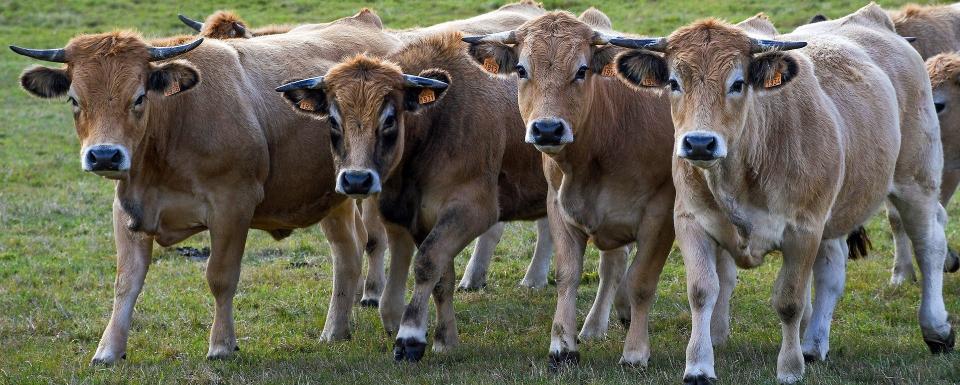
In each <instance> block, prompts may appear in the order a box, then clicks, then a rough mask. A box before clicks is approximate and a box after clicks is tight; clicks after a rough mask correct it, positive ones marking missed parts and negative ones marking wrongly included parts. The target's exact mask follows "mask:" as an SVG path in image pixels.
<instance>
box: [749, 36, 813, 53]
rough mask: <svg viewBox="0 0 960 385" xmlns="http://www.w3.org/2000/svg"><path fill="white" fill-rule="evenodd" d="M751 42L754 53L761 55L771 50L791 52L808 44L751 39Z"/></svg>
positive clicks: (803, 42)
mask: <svg viewBox="0 0 960 385" xmlns="http://www.w3.org/2000/svg"><path fill="white" fill-rule="evenodd" d="M750 42H751V43H753V47H752V48H751V52H752V53H760V52H766V51H770V50H778V51H789V50H792V49H797V48H803V47H806V46H807V42H805V41H776V40H761V39H753V38H751V39H750Z"/></svg>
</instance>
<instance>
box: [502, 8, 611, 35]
mask: <svg viewBox="0 0 960 385" xmlns="http://www.w3.org/2000/svg"><path fill="white" fill-rule="evenodd" d="M518 32H520V34H521V35H523V36H524V38H526V37H527V36H529V35H533V36H537V37H543V36H544V35H546V36H550V37H557V38H561V39H563V38H577V37H579V38H583V39H589V38H590V37H591V36H593V29H592V28H590V26H588V25H586V24H584V23H583V22H582V21H580V20H579V19H577V17H576V16H574V15H573V14H572V13H570V12H567V11H553V12H548V13H547V14H545V15H543V16H540V17H538V18H536V19H533V20H530V21H528V22H526V23H524V25H522V26H520V28H518Z"/></svg>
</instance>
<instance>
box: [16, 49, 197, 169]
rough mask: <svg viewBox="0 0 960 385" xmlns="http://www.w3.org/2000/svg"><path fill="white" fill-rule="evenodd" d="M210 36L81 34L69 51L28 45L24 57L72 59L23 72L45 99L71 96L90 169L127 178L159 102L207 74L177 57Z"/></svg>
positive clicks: (83, 159)
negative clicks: (155, 38) (176, 41)
mask: <svg viewBox="0 0 960 385" xmlns="http://www.w3.org/2000/svg"><path fill="white" fill-rule="evenodd" d="M202 41H203V39H197V40H194V41H193V42H190V43H187V44H182V45H176V46H170V47H153V46H150V45H148V44H147V43H145V42H144V41H143V40H142V39H141V38H140V37H139V36H138V35H136V34H134V33H132V32H113V33H106V34H98V35H82V36H79V37H76V38H74V39H73V40H71V41H70V43H69V44H67V46H66V48H59V49H43V50H35V49H26V48H20V47H15V46H11V47H10V48H11V49H12V50H13V51H14V52H16V53H18V54H21V55H24V56H29V57H32V58H34V59H40V60H46V61H51V62H58V63H66V66H65V67H64V68H49V67H41V66H34V67H31V68H28V69H26V70H25V71H24V72H23V74H22V75H20V84H21V85H22V86H23V88H24V89H25V90H27V92H29V93H31V94H33V95H35V96H38V97H41V98H58V97H63V96H66V98H67V101H68V103H69V104H70V107H71V108H72V109H73V117H74V125H75V126H76V129H77V135H78V136H79V138H80V144H81V151H80V164H81V166H82V167H83V170H84V171H89V172H93V173H95V174H97V175H100V176H104V177H107V178H111V179H123V178H125V177H126V176H127V175H128V172H129V170H130V168H131V166H132V163H133V162H135V160H136V159H137V154H136V153H135V151H136V150H137V149H138V147H139V145H140V143H141V142H142V141H143V139H144V137H145V136H147V132H146V127H147V121H148V120H149V115H150V110H151V108H157V104H156V103H154V102H152V100H154V99H157V100H159V99H162V98H168V97H176V95H177V94H180V93H182V92H184V91H187V90H189V89H191V88H192V87H194V86H195V85H197V83H198V82H199V81H200V76H199V74H198V72H197V70H196V69H195V68H194V67H193V66H192V65H191V64H189V63H187V62H185V61H181V60H174V61H165V62H163V63H160V64H158V63H156V62H157V61H161V60H166V59H170V58H173V57H175V56H177V55H180V54H183V53H185V52H187V51H190V50H192V49H194V48H196V47H197V46H198V45H200V43H201V42H202Z"/></svg>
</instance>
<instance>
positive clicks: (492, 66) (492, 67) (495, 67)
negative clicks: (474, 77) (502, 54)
mask: <svg viewBox="0 0 960 385" xmlns="http://www.w3.org/2000/svg"><path fill="white" fill-rule="evenodd" d="M483 70H484V71H487V72H489V73H492V74H495V73H497V72H500V65H499V64H497V60H496V59H494V58H493V57H488V58H486V59H483Z"/></svg>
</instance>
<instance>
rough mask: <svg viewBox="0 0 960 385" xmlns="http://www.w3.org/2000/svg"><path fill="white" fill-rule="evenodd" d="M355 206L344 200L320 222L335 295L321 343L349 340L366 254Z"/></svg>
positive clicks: (331, 301) (331, 302)
mask: <svg viewBox="0 0 960 385" xmlns="http://www.w3.org/2000/svg"><path fill="white" fill-rule="evenodd" d="M356 225H357V223H356V204H355V203H354V202H353V201H352V200H349V199H348V200H345V201H343V203H341V204H340V205H339V206H337V207H335V208H334V209H333V210H332V211H331V212H330V213H329V214H327V216H326V218H323V220H322V221H320V228H321V229H323V234H324V235H325V236H326V237H327V242H330V248H331V249H332V251H333V292H332V293H330V307H329V308H328V309H327V321H326V322H325V323H324V324H323V332H322V333H320V340H321V341H339V340H346V339H349V338H350V314H351V311H352V308H353V302H354V299H355V298H356V297H355V296H356V291H357V282H359V281H360V270H361V267H362V265H363V255H362V251H361V250H360V243H359V242H358V239H357V233H356V232H357V230H356Z"/></svg>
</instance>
